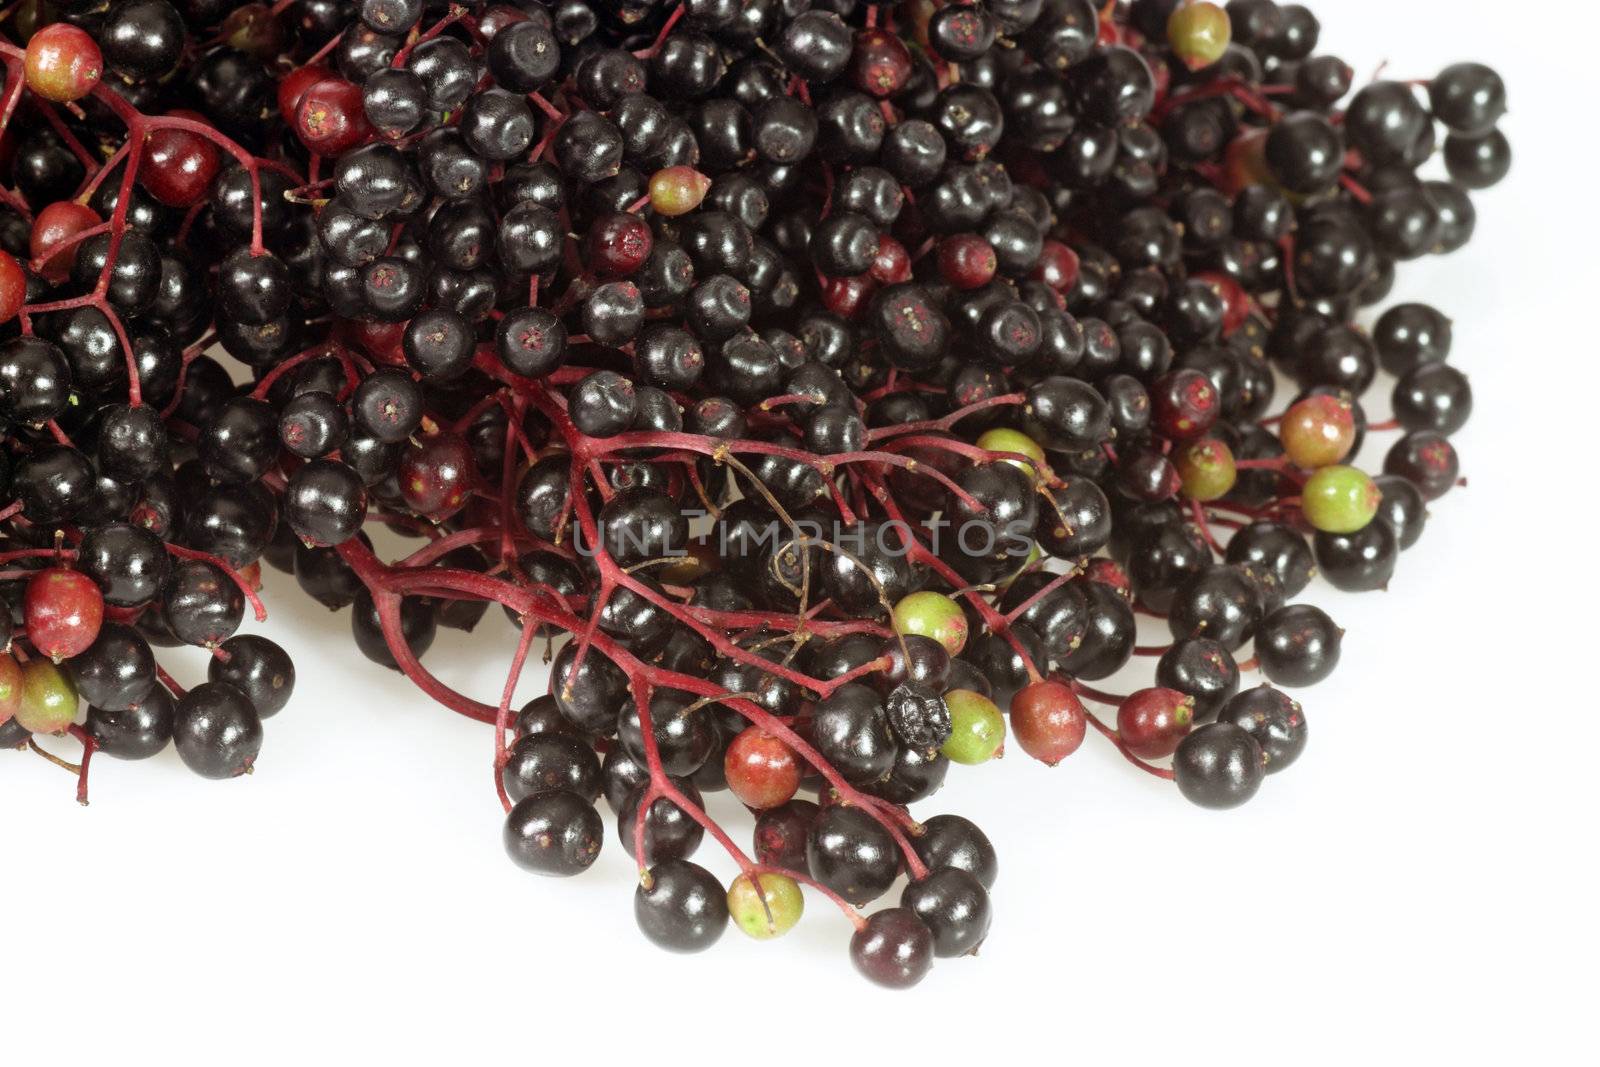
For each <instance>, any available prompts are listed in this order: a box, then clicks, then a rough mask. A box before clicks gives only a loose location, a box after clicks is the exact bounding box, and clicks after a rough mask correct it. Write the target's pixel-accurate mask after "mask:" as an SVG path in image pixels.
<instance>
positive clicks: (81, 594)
mask: <svg viewBox="0 0 1600 1067" xmlns="http://www.w3.org/2000/svg"><path fill="white" fill-rule="evenodd" d="M22 613H23V619H24V621H25V623H26V626H27V630H28V640H29V641H31V642H32V643H33V647H34V648H36V649H38V650H39V654H40V655H43V656H49V657H50V658H51V659H53V660H57V661H60V660H63V659H68V658H70V657H72V656H76V655H77V654H78V653H80V652H82V651H83V650H84V649H86V648H88V647H89V646H90V645H92V644H94V639H95V638H96V637H98V636H99V635H100V623H101V622H103V621H104V619H105V614H106V601H105V597H104V596H103V595H102V594H101V592H100V587H99V586H98V585H96V584H95V582H94V579H93V578H91V577H89V576H88V575H87V574H84V573H83V572H82V571H75V570H69V569H67V568H66V567H50V568H47V569H46V570H42V571H40V572H39V573H38V574H36V575H34V577H33V578H32V579H31V580H30V581H29V582H28V589H27V592H25V593H24V594H23V598H22Z"/></svg>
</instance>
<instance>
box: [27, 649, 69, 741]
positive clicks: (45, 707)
mask: <svg viewBox="0 0 1600 1067" xmlns="http://www.w3.org/2000/svg"><path fill="white" fill-rule="evenodd" d="M77 715H78V687H77V686H75V685H73V684H72V678H71V676H70V675H68V674H67V672H66V671H65V670H63V669H62V668H60V667H58V666H56V665H55V664H54V663H51V662H50V661H49V660H47V659H44V658H40V659H32V660H29V661H28V662H27V664H26V665H25V666H24V667H23V668H22V703H21V704H20V705H18V707H17V722H18V724H19V725H21V727H22V728H23V729H24V730H27V731H28V732H29V733H33V734H59V733H61V732H62V731H64V730H66V728H67V727H69V726H71V725H72V720H73V719H75V718H76V717H77Z"/></svg>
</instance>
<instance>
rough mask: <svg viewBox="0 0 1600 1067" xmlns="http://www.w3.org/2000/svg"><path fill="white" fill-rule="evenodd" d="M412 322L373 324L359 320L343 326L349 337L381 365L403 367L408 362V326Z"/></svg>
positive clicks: (365, 320)
mask: <svg viewBox="0 0 1600 1067" xmlns="http://www.w3.org/2000/svg"><path fill="white" fill-rule="evenodd" d="M409 322H410V320H409V319H407V320H406V322H372V321H368V320H367V319H358V320H356V321H355V322H347V323H344V324H343V325H342V327H341V328H342V329H343V330H345V331H346V333H347V336H348V337H349V338H350V339H351V340H352V341H353V342H355V344H357V345H358V346H360V348H361V350H362V351H363V352H365V353H367V355H369V356H371V357H372V358H373V359H374V360H376V361H377V362H379V363H388V364H390V365H391V366H395V367H403V366H405V362H406V354H405V336H406V326H407V324H408V323H409Z"/></svg>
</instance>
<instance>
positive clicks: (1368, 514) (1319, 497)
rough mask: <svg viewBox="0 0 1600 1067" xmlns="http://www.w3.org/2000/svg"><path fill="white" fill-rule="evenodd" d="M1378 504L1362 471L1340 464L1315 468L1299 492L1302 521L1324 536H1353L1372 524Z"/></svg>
mask: <svg viewBox="0 0 1600 1067" xmlns="http://www.w3.org/2000/svg"><path fill="white" fill-rule="evenodd" d="M1382 500H1383V492H1382V491H1381V490H1380V489H1379V488H1378V487H1377V486H1376V485H1375V484H1373V481H1372V478H1371V477H1369V476H1368V474H1367V472H1366V471H1362V470H1357V469H1356V468H1355V467H1347V466H1344V465H1343V464H1335V465H1334V466H1330V467H1319V468H1318V469H1317V471H1316V472H1315V473H1314V474H1312V475H1311V477H1310V478H1308V479H1307V480H1306V484H1305V487H1304V488H1302V489H1301V490H1300V510H1301V511H1303V512H1305V516H1306V521H1307V522H1309V523H1310V524H1311V525H1312V526H1314V527H1316V528H1317V529H1319V530H1322V531H1324V532H1326V533H1355V532H1356V531H1357V530H1359V529H1361V528H1362V527H1364V526H1366V524H1367V523H1369V522H1371V521H1372V517H1373V516H1374V515H1376V514H1377V513H1378V505H1379V503H1381V502H1382Z"/></svg>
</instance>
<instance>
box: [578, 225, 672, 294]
mask: <svg viewBox="0 0 1600 1067" xmlns="http://www.w3.org/2000/svg"><path fill="white" fill-rule="evenodd" d="M654 246H655V238H654V237H653V236H652V235H651V233H650V227H649V225H648V224H647V223H646V222H645V221H644V220H643V219H641V218H640V217H639V216H638V215H633V214H630V213H629V212H626V211H613V212H612V213H611V214H609V215H605V216H603V217H601V218H599V219H596V220H595V222H594V225H592V226H590V227H589V236H588V240H586V241H585V242H584V251H585V253H586V259H587V261H588V264H589V268H590V269H591V270H593V271H594V272H595V273H596V274H598V275H599V276H600V277H602V278H626V277H627V276H628V275H630V274H632V273H634V272H635V271H637V270H638V269H639V268H640V267H642V266H644V261H645V260H647V259H649V258H650V250H651V248H653V247H654Z"/></svg>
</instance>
